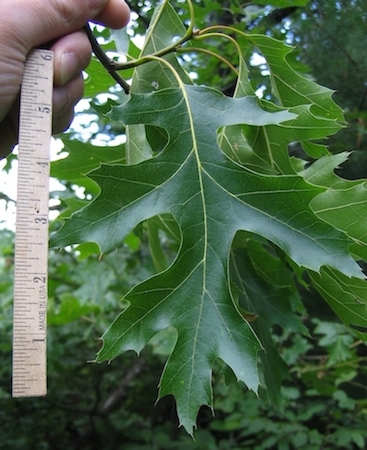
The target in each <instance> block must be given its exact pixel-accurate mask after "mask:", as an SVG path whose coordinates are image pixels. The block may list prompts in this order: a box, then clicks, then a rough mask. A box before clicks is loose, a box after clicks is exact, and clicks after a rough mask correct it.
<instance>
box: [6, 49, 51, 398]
mask: <svg viewBox="0 0 367 450" xmlns="http://www.w3.org/2000/svg"><path fill="white" fill-rule="evenodd" d="M52 85H53V53H52V51H50V50H43V49H34V50H32V51H31V52H30V53H29V55H28V57H27V61H26V63H25V69H24V76H23V81H22V88H21V100H20V119H19V120H20V122H19V158H18V193H17V213H16V238H15V260H14V314H13V397H36V396H41V395H46V391H47V374H46V331H47V330H46V317H47V261H48V208H49V206H48V201H49V187H48V183H49V171H50V157H49V149H50V139H51V118H52Z"/></svg>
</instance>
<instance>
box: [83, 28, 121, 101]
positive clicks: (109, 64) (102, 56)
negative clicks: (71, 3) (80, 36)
mask: <svg viewBox="0 0 367 450" xmlns="http://www.w3.org/2000/svg"><path fill="white" fill-rule="evenodd" d="M84 30H85V32H86V33H87V36H88V39H89V42H90V43H91V46H92V50H93V52H94V54H95V55H96V58H98V59H99V61H100V62H101V63H102V65H103V67H104V68H105V69H106V70H107V72H108V73H109V74H110V75H111V76H112V78H113V79H114V80H115V81H116V82H117V83H118V84H119V85H120V86H121V87H122V89H123V90H124V92H125V94H128V93H129V92H130V85H129V84H128V83H127V82H126V81H125V80H124V79H123V78H122V77H121V75H120V74H119V73H118V72H117V71H116V67H115V63H114V61H112V60H111V59H110V58H109V57H108V56H107V55H106V53H105V52H104V51H103V50H102V48H101V46H100V45H99V44H98V42H97V39H96V38H95V36H94V34H93V32H92V30H91V29H90V26H89V24H87V25H85V26H84Z"/></svg>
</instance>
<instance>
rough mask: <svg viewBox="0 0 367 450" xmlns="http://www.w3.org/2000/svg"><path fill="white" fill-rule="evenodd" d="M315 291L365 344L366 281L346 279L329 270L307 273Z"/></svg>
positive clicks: (366, 332) (366, 338)
mask: <svg viewBox="0 0 367 450" xmlns="http://www.w3.org/2000/svg"><path fill="white" fill-rule="evenodd" d="M309 275H310V278H311V281H312V284H313V285H314V287H315V289H316V290H317V291H318V292H319V293H320V294H321V295H322V296H323V297H324V299H325V300H326V301H327V302H328V304H329V305H330V307H331V308H332V309H333V310H334V312H335V313H336V314H337V315H338V316H339V317H340V318H341V319H342V320H343V322H344V323H345V324H346V325H347V326H348V327H351V328H353V329H354V330H355V332H356V333H357V334H358V335H359V337H360V338H361V339H362V340H363V341H365V342H367V298H366V281H365V280H360V279H356V278H348V277H346V276H345V275H343V274H340V273H338V272H336V271H335V270H332V269H330V268H323V269H322V270H321V273H319V274H316V273H311V272H310V273H309Z"/></svg>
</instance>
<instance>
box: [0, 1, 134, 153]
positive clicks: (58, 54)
mask: <svg viewBox="0 0 367 450" xmlns="http://www.w3.org/2000/svg"><path fill="white" fill-rule="evenodd" d="M129 17H130V12H129V7H128V6H127V4H126V3H125V1H124V0H12V1H11V2H9V1H7V0H0V158H2V157H4V156H6V155H7V154H8V153H10V152H11V151H12V149H13V147H14V145H15V144H16V143H17V139H18V119H19V91H20V84H21V81H22V77H23V71H24V62H25V60H26V57H27V54H28V52H29V51H30V50H31V48H33V47H37V46H40V45H44V44H47V43H50V44H49V48H50V49H51V50H53V52H54V90H53V132H54V133H60V132H61V131H64V130H65V129H67V128H68V126H69V125H70V123H71V121H72V119H73V116H74V106H75V104H76V103H77V102H78V101H79V100H80V99H81V98H82V96H83V92H84V82H83V77H82V71H83V70H84V69H85V68H86V67H87V65H88V64H89V61H90V58H91V45H90V43H89V40H88V38H87V36H86V34H85V33H84V32H83V31H82V30H81V29H82V27H83V26H84V25H85V24H86V22H87V21H89V20H92V21H93V22H96V23H99V24H103V25H105V26H107V27H110V28H122V27H124V26H125V25H126V24H127V22H128V20H129Z"/></svg>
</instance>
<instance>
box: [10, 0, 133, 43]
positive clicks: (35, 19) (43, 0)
mask: <svg viewBox="0 0 367 450" xmlns="http://www.w3.org/2000/svg"><path fill="white" fill-rule="evenodd" d="M109 2H112V6H108V5H109ZM118 5H120V7H121V9H122V11H124V13H123V14H120V13H118V14H117V17H118V20H121V17H123V18H124V21H123V23H122V25H121V26H123V24H125V23H126V14H127V13H128V11H126V6H127V5H126V4H125V2H124V1H123V0H78V1H77V0H32V2H30V1H29V0H12V7H11V8H4V13H2V17H1V21H2V27H5V28H6V29H9V30H10V34H11V35H10V36H9V39H10V40H15V42H18V43H19V44H21V45H22V46H23V47H24V48H25V50H27V51H29V50H30V49H31V48H32V47H36V46H39V45H42V44H44V43H45V42H49V41H52V40H53V39H56V38H59V37H61V36H64V35H66V34H69V33H72V32H74V31H76V30H79V29H80V28H82V27H83V26H84V25H85V23H86V22H87V21H88V20H92V19H93V18H95V17H97V16H98V15H99V14H100V13H101V12H102V11H103V9H104V8H106V7H107V12H106V13H104V14H102V15H101V16H100V17H101V20H103V21H104V20H105V21H106V23H105V24H106V25H107V26H109V24H110V23H111V24H112V25H114V24H117V22H118V20H117V21H116V19H115V18H114V17H111V14H113V13H116V11H118V10H119V8H118ZM25 24H26V26H25Z"/></svg>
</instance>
